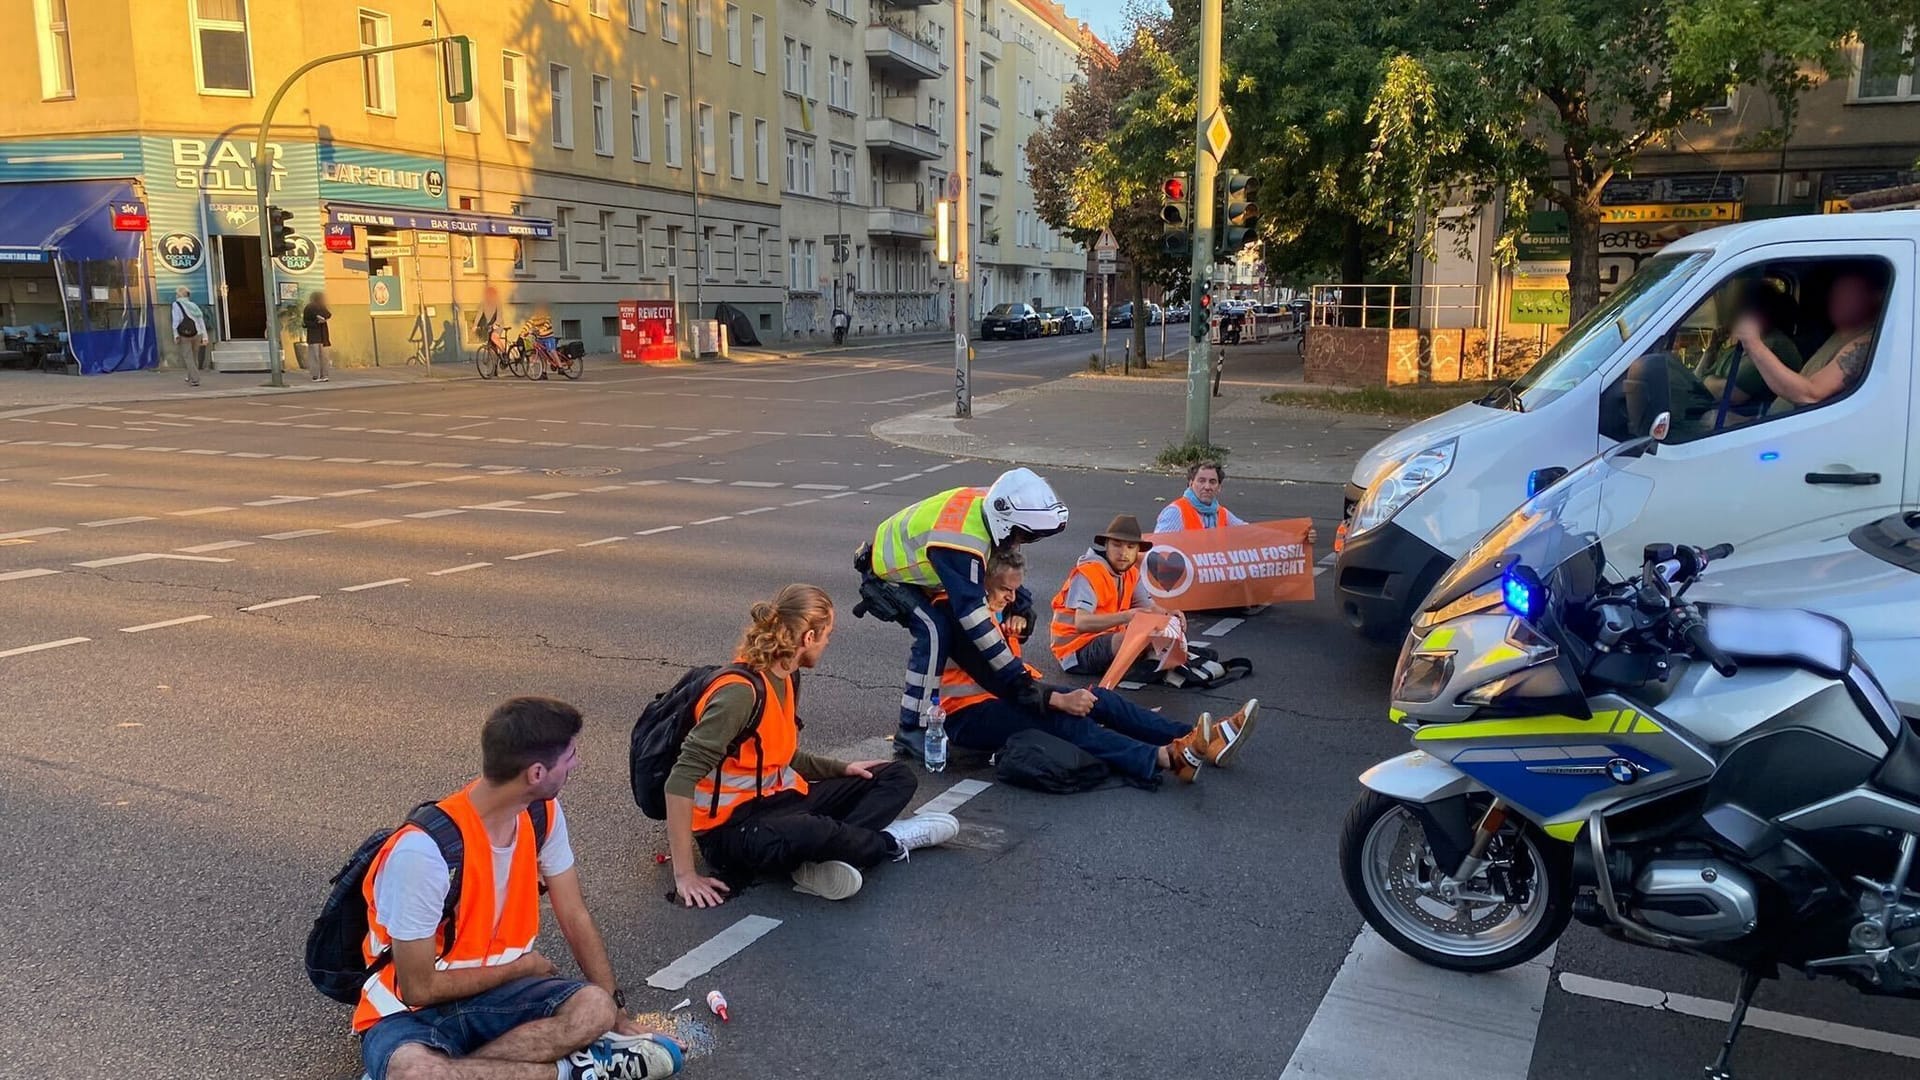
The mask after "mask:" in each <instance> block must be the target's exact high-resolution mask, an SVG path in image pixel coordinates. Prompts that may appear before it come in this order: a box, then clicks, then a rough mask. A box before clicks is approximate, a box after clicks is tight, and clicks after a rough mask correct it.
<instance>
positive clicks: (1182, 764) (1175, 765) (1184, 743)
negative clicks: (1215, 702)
mask: <svg viewBox="0 0 1920 1080" xmlns="http://www.w3.org/2000/svg"><path fill="white" fill-rule="evenodd" d="M1167 761H1168V765H1167V771H1168V772H1170V773H1172V774H1173V775H1174V777H1175V778H1176V779H1178V780H1179V781H1180V782H1181V783H1183V784H1191V783H1193V782H1194V781H1195V780H1198V779H1200V767H1201V766H1202V765H1204V764H1206V761H1207V754H1206V743H1205V742H1204V741H1203V740H1202V739H1201V738H1200V730H1199V729H1198V728H1195V729H1194V730H1192V731H1189V732H1187V733H1186V734H1185V735H1182V736H1180V737H1179V738H1178V739H1175V740H1174V741H1173V742H1172V743H1170V744H1168V746H1167Z"/></svg>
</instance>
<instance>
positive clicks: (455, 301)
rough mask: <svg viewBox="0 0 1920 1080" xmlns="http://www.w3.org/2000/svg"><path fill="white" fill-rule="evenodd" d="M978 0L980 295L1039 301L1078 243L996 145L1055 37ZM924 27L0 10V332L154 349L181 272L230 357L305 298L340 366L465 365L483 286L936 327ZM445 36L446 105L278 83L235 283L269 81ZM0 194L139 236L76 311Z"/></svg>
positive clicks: (1030, 17)
mask: <svg viewBox="0 0 1920 1080" xmlns="http://www.w3.org/2000/svg"><path fill="white" fill-rule="evenodd" d="M982 2H983V3H984V4H985V5H986V6H985V7H983V8H969V9H968V12H969V14H968V16H967V17H969V18H974V19H978V20H980V22H979V25H980V27H981V31H979V32H976V34H975V38H976V41H978V42H984V44H981V45H980V47H979V48H977V49H975V50H972V52H973V57H972V58H971V60H970V66H969V70H970V71H973V72H976V73H978V76H977V77H976V81H975V86H976V89H975V93H976V94H977V95H979V97H980V101H979V103H977V104H976V105H975V108H976V109H978V110H981V112H986V113H994V112H996V111H997V105H998V99H999V97H1000V96H1001V95H1003V94H1004V95H1007V97H1008V98H1009V100H1018V101H1020V102H1022V103H1023V104H1024V105H1025V106H1026V107H1025V108H1024V109H1023V110H1021V113H1020V115H1018V116H1015V117H1011V118H1003V117H1001V116H999V115H989V116H987V117H985V118H984V119H982V122H981V123H979V124H977V125H971V126H974V127H975V130H976V131H978V132H979V133H980V134H981V142H980V144H979V146H978V147H977V148H976V149H977V150H978V152H979V157H978V162H979V168H980V175H979V178H978V180H977V183H978V184H979V185H980V186H979V188H978V189H977V192H978V195H979V197H980V202H981V207H982V211H983V212H982V213H981V214H979V215H977V217H978V218H979V220H980V229H981V236H980V240H981V241H982V244H981V246H980V247H978V248H977V251H978V252H979V253H980V263H981V267H980V272H981V277H982V281H983V283H990V284H983V288H982V290H981V296H980V299H981V302H982V303H983V304H989V303H991V302H994V301H993V300H991V299H989V298H990V297H995V296H999V297H1001V298H1015V297H1018V298H1021V299H1032V298H1034V297H1039V298H1041V299H1043V300H1045V301H1046V302H1049V303H1054V302H1065V301H1066V300H1067V299H1068V298H1070V297H1077V296H1078V295H1079V284H1078V278H1077V277H1073V276H1071V275H1069V274H1067V273H1065V271H1064V268H1065V267H1066V265H1067V264H1068V263H1071V264H1072V265H1073V267H1074V268H1075V270H1079V269H1081V268H1083V266H1084V255H1083V254H1072V255H1070V253H1069V251H1068V250H1067V249H1066V248H1065V246H1064V245H1063V244H1062V243H1061V242H1060V241H1059V239H1058V238H1057V237H1052V236H1049V235H1048V234H1046V232H1045V230H1044V229H1043V228H1041V227H1039V226H1038V224H1037V221H1036V220H1035V219H1033V216H1032V209H1031V203H1032V200H1031V194H1030V192H1027V191H1026V183H1025V180H1024V170H1023V164H1024V163H1023V161H1022V159H1021V157H1020V154H1021V150H1020V148H1019V144H1021V143H1023V142H1024V140H1025V138H1026V137H1027V135H1029V134H1031V131H1032V129H1033V127H1034V125H1035V124H1037V122H1038V120H1037V119H1036V118H1035V117H1036V114H1037V115H1041V116H1043V115H1044V114H1045V111H1046V110H1047V109H1048V108H1051V107H1053V105H1054V103H1057V102H1058V101H1059V99H1060V95H1061V88H1062V86H1063V85H1064V81H1065V80H1066V79H1068V78H1071V77H1072V76H1073V74H1074V71H1075V56H1076V54H1077V49H1078V45H1077V44H1076V43H1077V42H1082V41H1084V40H1086V37H1085V35H1086V33H1087V32H1086V30H1085V28H1084V27H1082V26H1079V25H1078V24H1075V23H1072V22H1071V21H1069V20H1068V19H1067V18H1066V16H1065V15H1064V13H1063V12H1061V11H1060V10H1059V9H1058V8H1056V7H1053V6H1052V5H1051V4H1050V2H1049V0H1017V2H1009V0H982ZM953 18H954V14H953V7H952V6H951V5H925V4H914V3H911V2H909V0H824V2H815V0H365V3H341V2H338V0H274V2H272V3H268V2H267V0H172V2H166V3H160V2H151V0H88V2H86V3H80V2H79V0H23V2H22V3H19V4H12V5H7V6H6V7H5V9H4V10H0V32H5V33H6V34H7V36H8V37H9V38H10V39H11V40H15V41H22V42H26V41H31V42H33V43H34V47H33V48H32V49H30V50H27V54H28V55H29V56H31V57H32V58H33V60H34V62H35V65H36V67H35V71H34V74H33V76H32V77H23V78H20V79H16V80H10V81H8V82H7V83H6V84H5V85H4V86H0V109H4V110H5V114H6V115H8V116H9V117H11V118H12V121H11V122H10V123H9V125H7V130H6V131H5V133H4V134H0V254H3V253H5V252H8V251H11V250H15V249H17V251H18V253H17V254H16V255H13V256H7V257H5V258H0V322H25V321H47V320H53V319H56V318H57V317H64V318H65V319H66V321H68V322H69V323H72V324H79V325H87V324H92V323H107V322H115V321H119V322H125V321H126V320H128V319H129V318H132V317H133V316H131V315H129V314H128V312H130V311H132V310H134V309H135V308H139V307H141V306H142V305H141V304H140V303H137V302H134V301H130V300H129V297H135V298H143V299H144V307H145V309H146V314H145V316H144V317H145V318H146V320H147V322H148V324H149V325H150V326H154V327H158V328H159V329H160V330H161V331H162V333H160V334H158V335H155V336H165V335H164V329H165V325H164V324H165V307H166V304H167V301H169V300H170V299H171V297H172V296H173V293H174V290H175V288H176V287H177V286H181V285H185V286H186V287H187V288H188V289H189V290H190V292H191V294H192V295H193V297H194V298H195V299H196V300H197V301H198V302H199V303H201V304H202V305H203V306H205V307H206V308H207V310H208V311H209V312H210V313H212V314H213V316H214V319H215V322H216V326H215V330H216V336H217V338H218V339H219V342H220V344H219V350H220V352H221V354H222V355H223V356H224V357H225V358H227V359H228V360H232V361H244V360H245V359H246V358H247V357H250V356H253V355H256V354H258V353H261V352H264V349H265V339H266V337H267V335H268V334H269V333H270V332H271V333H284V332H286V330H287V327H286V326H285V324H284V316H282V318H281V319H277V320H275V321H276V323H277V325H276V326H274V327H269V326H268V322H269V316H268V314H267V312H268V310H269V306H270V305H269V299H270V298H271V299H272V300H273V302H274V303H277V304H291V303H294V302H295V301H297V300H303V299H304V298H305V297H306V295H307V294H309V293H310V292H312V291H314V290H316V289H321V288H324V289H325V290H326V291H327V293H328V296H329V298H330V299H331V301H332V304H333V307H334V309H335V311H336V316H335V318H334V320H333V330H334V338H335V342H336V346H337V349H338V353H339V355H340V358H341V359H342V360H343V361H345V362H347V363H382V364H391V363H400V362H406V361H407V360H408V359H414V358H420V357H421V356H422V354H423V353H432V354H433V355H434V358H435V359H436V361H440V360H448V359H453V358H456V357H464V355H465V352H466V349H467V347H468V345H470V343H471V325H472V320H473V317H474V315H475V313H476V312H477V311H478V310H479V309H480V307H481V305H482V302H483V299H484V298H486V297H489V296H492V295H497V296H499V297H500V298H501V300H502V301H503V302H504V304H505V306H506V315H507V317H508V318H509V319H510V320H515V321H518V320H520V319H523V318H525V317H527V316H529V315H532V314H535V313H539V314H543V315H546V316H548V317H550V318H551V319H552V321H553V322H554V323H555V325H556V327H557V328H558V329H559V331H560V333H561V334H562V335H563V336H569V337H580V338H583V339H584V340H585V341H586V342H587V344H588V347H589V348H591V349H596V350H599V349H610V348H611V347H612V344H613V341H614V339H615V337H616V335H617V332H618V319H617V306H616V305H617V303H618V301H620V300H623V299H667V298H674V299H677V300H678V302H679V303H680V305H681V310H682V311H683V312H684V313H686V314H689V315H691V314H692V313H693V312H696V311H697V312H699V313H700V314H701V315H703V316H706V317H711V316H712V315H713V312H714V309H715V307H716V306H717V305H719V304H723V303H724V304H729V305H732V306H733V307H735V308H738V309H739V310H741V311H742V312H744V313H745V314H746V315H747V317H748V318H749V320H750V321H751V322H752V324H753V325H754V326H755V327H756V328H757V332H758V335H759V336H760V337H762V338H766V339H771V340H776V341H777V340H782V339H787V338H795V337H806V336H808V335H811V334H814V333H823V332H825V329H826V327H827V325H828V322H829V319H830V315H831V312H832V310H833V309H834V307H835V306H836V305H839V306H842V307H844V308H846V310H848V311H849V313H850V314H851V315H852V316H853V317H854V321H855V327H856V331H857V332H860V333H878V334H884V333H897V332H904V331H912V330H917V329H927V328H932V327H936V326H938V327H944V326H946V325H947V324H948V320H949V318H950V291H949V287H950V273H948V272H947V271H945V270H944V269H942V268H940V267H938V266H937V265H935V263H934V259H933V251H932V236H933V216H932V210H933V205H934V203H935V201H936V200H937V199H938V198H939V197H940V196H941V192H942V190H943V188H944V187H945V185H946V183H947V178H948V176H950V175H951V173H952V171H953V169H954V164H953V162H954V158H955V156H956V151H955V146H956V132H955V131H954V130H953V110H952V96H953V93H954V90H953V87H954V82H955V80H954V78H953V74H952V66H953V64H954V63H955V62H956V59H955V57H954V55H953V46H952V42H953V37H952V33H951V31H952V26H953V23H952V20H953ZM452 34H462V35H466V36H468V37H470V38H471V39H472V41H473V43H474V65H473V66H474V71H473V75H474V79H473V83H474V89H475V94H474V97H473V100H471V101H468V102H463V103H460V104H449V103H447V102H446V101H445V99H444V96H443V93H442V70H441V62H440V57H439V52H438V50H435V49H431V48H420V49H405V50H401V51H397V52H392V53H388V54H384V55H381V56H377V57H365V58H351V59H346V60H342V61H339V62H336V63H330V64H326V65H324V66H321V67H318V68H316V69H314V70H313V71H311V72H309V73H308V74H306V75H305V76H304V77H303V78H301V79H299V80H297V81H295V82H294V83H293V84H292V85H291V86H290V88H289V89H288V91H287V93H286V95H285V97H284V99H283V100H282V101H281V103H280V105H279V109H278V112H277V113H276V115H275V117H274V123H273V129H272V132H271V134H270V136H269V139H268V144H269V145H268V146H267V148H266V151H265V152H266V154H267V155H268V156H269V157H270V158H271V160H272V170H271V174H270V181H269V183H270V185H271V188H270V191H269V201H270V202H271V203H272V204H273V205H274V206H277V207H281V208H284V209H286V210H288V211H290V212H291V214H292V225H293V227H294V229H295V231H296V233H297V237H296V241H295V245H294V250H293V252H292V253H290V254H289V255H286V256H284V257H282V258H280V259H277V260H275V262H274V265H273V267H272V270H271V272H270V274H266V275H264V276H265V277H268V278H270V279H271V280H263V271H262V268H261V265H260V240H259V221H258V216H257V211H256V208H255V197H254V178H253V171H252V163H253V161H254V154H255V147H254V142H255V131H256V129H257V126H258V123H259V121H260V118H261V114H262V112H263V110H264V108H265V105H266V102H267V100H268V99H269V98H270V97H271V96H272V95H273V94H274V92H275V91H276V89H277V88H278V86H279V83H280V81H281V80H282V79H283V78H284V77H286V76H287V75H288V74H289V73H291V72H293V71H294V70H295V69H296V68H298V67H299V66H300V65H301V64H303V63H305V62H307V61H308V60H311V59H314V58H316V57H319V56H322V55H326V54H331V53H337V52H348V51H352V50H355V49H359V48H363V47H367V46H380V45H390V44H402V43H405V42H407V41H409V40H426V39H431V38H434V37H437V36H441V35H452ZM1009 43H1011V44H1009ZM1010 51H1011V52H1013V53H1014V55H1013V56H1012V57H1010V58H1009V57H1007V56H1005V53H1007V52H1010ZM989 56H991V57H992V59H988V57H989ZM975 115H976V117H977V118H978V117H980V116H981V113H980V112H976V114H975ZM29 193H31V194H34V195H35V196H36V197H40V196H44V197H46V198H52V199H54V200H55V202H56V203H58V204H59V205H63V206H68V207H69V208H70V209H71V210H72V212H74V213H76V214H77V213H81V212H84V210H85V208H86V207H87V206H90V205H91V206H95V207H97V206H98V205H99V204H100V203H101V202H102V201H103V200H117V201H115V203H114V205H116V206H118V205H122V204H125V205H134V204H138V205H139V207H140V209H141V210H142V211H143V213H144V214H145V215H146V218H147V221H148V231H147V235H146V238H145V242H144V249H143V250H142V251H141V252H140V253H139V255H138V257H137V258H132V259H129V260H126V265H124V266H120V267H118V268H117V269H112V270H109V269H106V268H97V269H96V271H95V272H94V273H93V275H92V277H91V278H89V279H88V280H89V281H95V280H104V279H108V278H111V279H113V283H112V285H111V286H110V287H109V288H108V292H109V295H108V296H107V297H106V298H105V299H99V300H96V297H97V296H98V294H99V292H100V287H99V286H97V285H92V284H88V285H85V286H80V287H79V288H78V291H79V295H78V296H76V295H75V289H76V285H75V284H74V283H71V282H68V281H67V280H66V278H62V277H59V276H58V275H59V273H60V268H61V267H62V266H63V265H64V264H63V263H62V261H61V257H60V256H59V254H58V252H57V251H55V250H54V248H53V246H52V245H51V244H49V243H47V242H46V239H45V237H41V236H38V235H36V230H35V229H34V228H31V227H28V226H26V225H23V224H22V223H21V222H20V221H19V220H17V219H18V218H19V217H20V215H18V214H15V215H13V217H14V218H15V220H12V221H10V220H8V212H7V210H6V209H5V208H6V207H7V206H8V205H10V203H9V202H8V196H12V197H13V202H12V205H22V206H24V205H27V204H28V201H27V200H26V198H25V196H26V195H27V194H29ZM989 221H993V222H1005V223H1006V224H1004V225H997V226H996V225H990V224H989V223H988V222H989ZM15 232H18V233H20V234H21V235H20V236H18V237H15V236H12V234H13V233H15ZM9 245H13V247H9ZM9 260H12V261H9ZM36 264H38V265H36ZM75 273H77V271H75ZM36 275H38V277H36ZM68 276H69V277H70V276H72V275H71V274H69V275H68ZM30 278H31V279H34V280H33V283H32V287H31V288H30V287H29V286H28V285H27V284H26V280H27V279H30ZM40 278H45V279H46V281H45V282H43V281H42V280H40ZM49 282H50V284H48V283H49ZM43 286H45V287H43ZM63 309H64V310H63Z"/></svg>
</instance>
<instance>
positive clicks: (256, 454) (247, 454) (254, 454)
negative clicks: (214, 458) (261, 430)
mask: <svg viewBox="0 0 1920 1080" xmlns="http://www.w3.org/2000/svg"><path fill="white" fill-rule="evenodd" d="M227 456H228V457H237V458H270V457H272V456H273V455H272V454H263V453H261V452H260V451H258V450H235V451H234V452H233V453H231V454H228V455H227Z"/></svg>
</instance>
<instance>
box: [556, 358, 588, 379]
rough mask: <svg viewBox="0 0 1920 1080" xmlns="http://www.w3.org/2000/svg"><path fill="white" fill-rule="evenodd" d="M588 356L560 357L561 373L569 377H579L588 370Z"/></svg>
mask: <svg viewBox="0 0 1920 1080" xmlns="http://www.w3.org/2000/svg"><path fill="white" fill-rule="evenodd" d="M586 367H587V358H586V357H584V356H573V357H567V356H563V357H561V358H560V374H562V375H565V376H566V377H567V378H569V379H578V378H579V377H580V376H581V374H582V373H583V372H584V371H585V370H586Z"/></svg>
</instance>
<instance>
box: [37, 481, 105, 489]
mask: <svg viewBox="0 0 1920 1080" xmlns="http://www.w3.org/2000/svg"><path fill="white" fill-rule="evenodd" d="M47 486H49V487H83V488H97V487H99V486H100V485H99V484H76V483H74V482H73V481H71V480H55V481H54V482H53V483H51V484H49V485H47Z"/></svg>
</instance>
